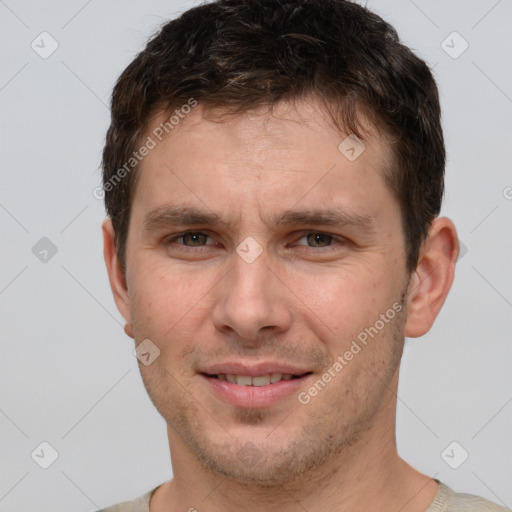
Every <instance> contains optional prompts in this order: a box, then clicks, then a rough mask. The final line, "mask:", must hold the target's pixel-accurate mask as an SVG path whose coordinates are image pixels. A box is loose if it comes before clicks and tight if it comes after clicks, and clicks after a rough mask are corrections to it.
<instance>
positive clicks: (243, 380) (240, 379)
mask: <svg viewBox="0 0 512 512" xmlns="http://www.w3.org/2000/svg"><path fill="white" fill-rule="evenodd" d="M310 374H311V372H306V373H303V374H300V375H294V374H291V373H268V374H264V375H258V376H255V377H251V376H250V375H235V374H232V373H218V374H208V373H203V375H204V376H205V377H209V378H212V379H217V380H220V381H226V382H230V383H231V384H236V385H238V386H256V387H261V386H269V385H271V384H275V383H277V382H281V381H287V380H293V379H300V378H302V377H304V376H306V375H310Z"/></svg>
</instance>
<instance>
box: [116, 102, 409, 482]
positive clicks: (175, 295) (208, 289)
mask: <svg viewBox="0 0 512 512" xmlns="http://www.w3.org/2000/svg"><path fill="white" fill-rule="evenodd" d="M204 114H205V113H204V111H203V109H202V107H201V106H198V107H196V108H195V109H193V110H192V111H191V112H190V113H189V114H188V115H187V116H186V117H185V118H184V119H183V120H181V122H180V125H179V126H177V127H176V128H174V130H173V131H172V133H171V134H170V135H169V136H168V137H167V138H166V139H164V140H163V141H162V142H159V143H158V144H157V145H156V147H155V148H154V149H152V150H151V151H150V152H149V154H148V155H147V156H146V157H145V159H144V160H143V162H142V166H141V168H140V169H139V171H140V176H139V181H138V184H137V189H136V193H135V197H134V199H133V205H132V213H131V219H130V228H129V233H128V240H127V251H126V254H127V274H126V283H127V310H126V312H125V317H126V319H127V320H128V321H129V322H133V334H134V337H135V340H136V343H137V345H139V344H140V343H141V342H142V341H143V340H146V339H149V340H151V343H152V344H154V345H156V347H158V349H159V350H160V355H159V356H158V357H157V358H156V359H155V360H154V362H153V363H151V364H149V365H148V366H145V365H143V364H140V363H139V364H140V370H141V374H142V377H143V380H144V383H145V386H146V388H147V391H148V393H149V395H150V397H151V399H152V401H153V402H154V404H155V406H156V407H157V409H158V410H159V412H160V413H161V414H162V416H163V417H164V419H165V420H166V422H167V424H168V427H169V435H170V437H171V446H172V443H173V439H174V441H175V443H176V445H180V446H182V447H183V449H184V450H186V451H187V453H189V454H190V455H191V456H193V457H194V458H195V459H196V460H198V461H199V462H200V463H201V464H202V465H203V466H204V467H206V468H209V469H211V470H213V471H216V472H219V473H221V474H224V475H227V476H230V477H232V478H235V479H237V480H239V481H245V482H253V483H254V482H259V483H265V482H266V483H269V482H273V483H276V482H277V483H279V482H283V481H286V480H291V479H293V478H295V477H296V476H297V475H300V474H302V473H304V472H306V471H308V470H310V469H311V468H313V467H315V466H320V465H321V464H324V463H325V461H326V460H327V459H328V458H329V457H332V456H333V454H335V453H341V452H342V451H343V450H344V449H345V448H347V447H349V446H351V445H353V444H354V443H356V442H357V440H358V439H359V438H360V437H361V436H362V435H363V433H364V432H368V431H370V430H371V429H373V430H374V431H377V430H379V429H381V430H382V429H386V428H391V427H390V423H389V419H390V418H389V415H388V416H385V415H384V414H383V413H382V411H383V409H384V408H385V406H386V400H387V398H386V397H388V395H389V388H390V386H391V387H392V386H393V385H395V387H396V377H397V369H398V365H399V361H400V356H401V353H402V348H403V337H404V316H405V311H404V309H402V304H403V300H404V295H405V290H406V287H407V283H408V276H407V272H406V269H405V253H404V242H403V234H402V225H401V221H400V214H399V208H398V204H397V203H396V201H395V200H394V198H393V197H392V195H391V192H390V191H389V190H388V188H387V187H386V184H385V182H384V170H385V166H386V165H387V163H388V162H389V155H388V151H387V148H386V145H385V143H384V142H383V141H382V140H381V139H379V138H378V137H374V138H370V139H368V140H366V141H365V145H366V149H365V150H364V151H363V152H362V153H361V154H360V156H358V157H357V158H356V159H355V160H353V158H351V159H349V158H347V156H346V155H349V156H351V157H352V156H353V155H352V153H354V152H351V151H350V149H349V150H348V153H347V152H346V153H345V154H344V153H342V152H341V151H340V149H338V146H339V145H340V143H341V142H342V141H343V140H344V139H345V137H346V134H345V135H343V134H340V132H339V131H338V130H336V129H335V128H334V127H333V125H332V123H331V122H330V121H329V118H328V116H327V114H325V113H324V112H323V111H322V109H321V108H320V107H319V106H318V105H316V104H314V103H309V104H307V103H298V104H297V105H295V106H294V107H291V106H289V105H287V104H281V105H279V106H278V107H277V108H276V109H275V110H274V112H273V114H269V113H268V111H267V110H266V109H263V108H262V109H258V110H255V111H252V112H249V113H246V114H242V115H238V116H230V117H225V118H223V119H218V118H215V117H211V116H210V117H208V116H206V115H204ZM161 121H162V120H161V119H159V120H157V121H156V122H155V126H157V125H158V124H160V122H161ZM150 132H151V128H150V130H149V133H150ZM356 150H357V148H356ZM146 343H147V342H146ZM350 354H351V355H350ZM283 374H284V377H283ZM226 375H227V376H226ZM289 375H293V377H292V378H290V377H289ZM329 376H330V378H329ZM251 377H252V378H251ZM231 381H234V382H231ZM270 381H272V382H270ZM274 381H275V382H274ZM247 384H249V385H247ZM315 390H316V391H315ZM391 424H393V422H392V421H391ZM393 425H394V424H393Z"/></svg>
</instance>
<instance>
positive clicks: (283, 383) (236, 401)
mask: <svg viewBox="0 0 512 512" xmlns="http://www.w3.org/2000/svg"><path fill="white" fill-rule="evenodd" d="M310 376H311V374H307V375H304V376H302V377H299V378H296V379H290V380H280V381H279V382H274V383H272V384H268V385H266V386H239V385H238V384H232V383H231V382H228V381H227V380H219V379H216V378H215V377H208V376H207V375H201V377H203V379H204V380H205V381H206V382H207V383H208V384H209V385H210V386H211V389H212V390H213V392H214V393H215V394H216V395H217V396H218V397H219V398H220V399H221V400H223V401H224V402H227V403H228V404H230V405H234V406H235V407H249V408H251V407H252V408H254V407H269V406H271V405H273V404H275V403H277V402H279V400H281V399H283V398H285V397H288V396H290V395H292V394H294V393H298V390H299V389H300V388H301V387H303V386H304V381H305V380H306V379H307V378H308V377H310Z"/></svg>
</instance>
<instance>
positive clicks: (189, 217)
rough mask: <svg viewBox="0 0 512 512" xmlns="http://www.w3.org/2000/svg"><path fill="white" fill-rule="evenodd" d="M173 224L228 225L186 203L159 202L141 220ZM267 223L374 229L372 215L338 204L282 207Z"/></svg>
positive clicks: (158, 226) (152, 227)
mask: <svg viewBox="0 0 512 512" xmlns="http://www.w3.org/2000/svg"><path fill="white" fill-rule="evenodd" d="M176 225H186V226H203V227H210V226H212V227H213V226H217V225H224V226H227V227H231V226H230V223H229V222H226V221H223V220H222V218H221V217H220V215H218V214H216V213H214V212H212V211H208V210H202V209H199V208H196V207H194V206H188V205H162V206H159V207H157V208H155V209H153V210H151V211H150V212H149V213H148V214H147V215H146V216H145V217H144V221H143V230H144V231H158V230H162V229H166V228H171V227H173V226H176ZM268 225H269V226H273V229H276V228H277V227H279V226H299V225H307V226H337V227H352V228H356V229H357V230H358V231H360V232H362V233H363V234H367V235H372V234H374V233H375V226H374V222H373V217H371V216H370V215H361V214H357V213H350V212H347V211H345V210H343V209H340V208H324V209H310V210H285V211H283V212H280V213H277V214H274V215H272V216H271V217H270V218H269V219H268Z"/></svg>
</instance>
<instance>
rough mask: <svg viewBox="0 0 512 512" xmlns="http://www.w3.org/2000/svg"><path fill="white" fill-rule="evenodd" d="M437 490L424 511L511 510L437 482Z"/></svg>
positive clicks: (497, 511) (491, 511) (495, 511)
mask: <svg viewBox="0 0 512 512" xmlns="http://www.w3.org/2000/svg"><path fill="white" fill-rule="evenodd" d="M438 483H439V491H438V493H437V495H436V497H435V498H434V501H433V502H432V504H431V505H430V507H429V508H428V509H427V511H426V512H511V510H510V509H509V508H506V507H502V506H500V505H497V504H496V503H493V502H492V501H489V500H486V499H484V498H479V497H478V496H474V495H472V494H465V493H458V492H455V491H453V490H452V489H450V487H448V486H447V485H445V484H443V483H442V482H439V481H438Z"/></svg>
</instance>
